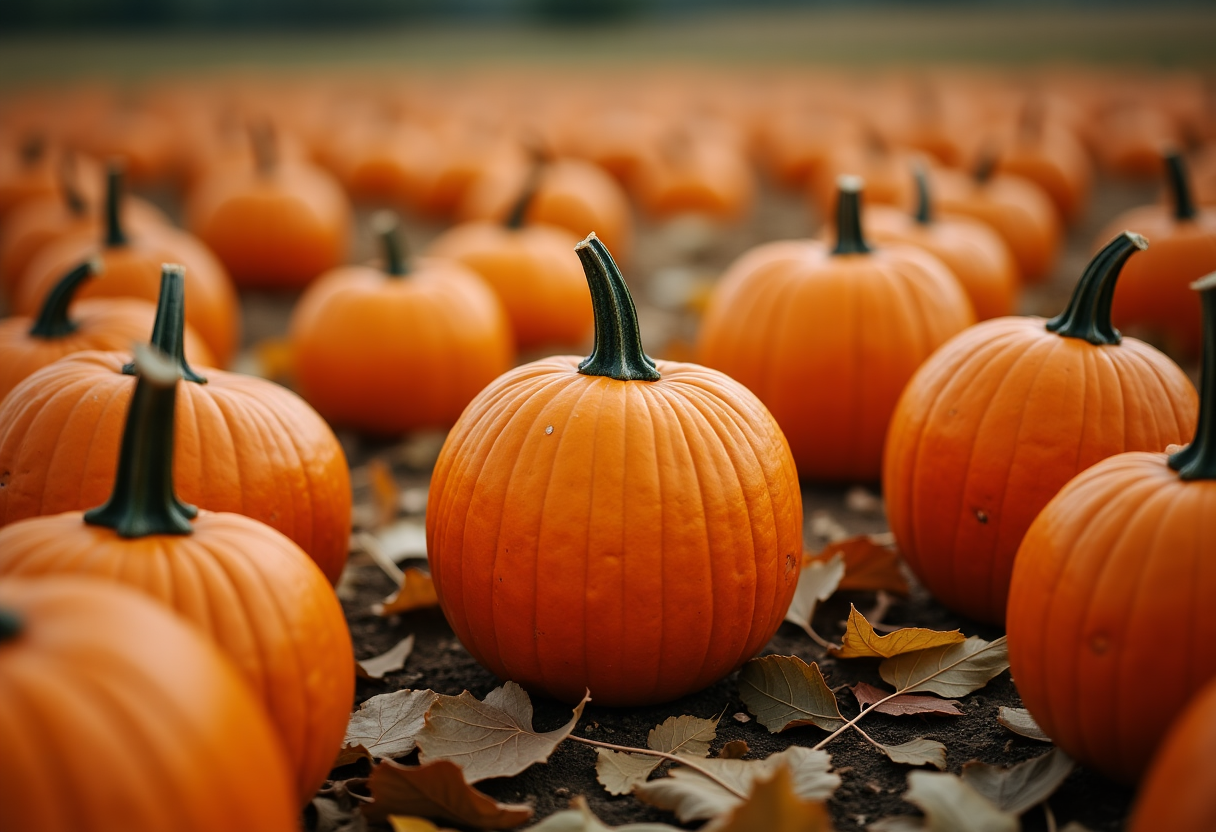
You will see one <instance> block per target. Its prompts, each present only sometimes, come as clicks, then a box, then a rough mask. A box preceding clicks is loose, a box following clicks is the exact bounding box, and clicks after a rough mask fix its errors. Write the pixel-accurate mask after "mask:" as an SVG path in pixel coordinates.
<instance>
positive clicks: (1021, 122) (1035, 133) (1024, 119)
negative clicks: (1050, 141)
mask: <svg viewBox="0 0 1216 832" xmlns="http://www.w3.org/2000/svg"><path fill="white" fill-rule="evenodd" d="M1046 117H1047V102H1046V100H1044V98H1043V93H1042V92H1039V91H1035V92H1032V93H1030V94H1029V95H1027V96H1026V100H1025V101H1024V102H1022V111H1021V112H1020V113H1019V114H1018V138H1019V139H1020V140H1021V141H1022V142H1024V143H1025V144H1038V143H1039V142H1040V141H1042V139H1043V122H1044V120H1045V119H1046Z"/></svg>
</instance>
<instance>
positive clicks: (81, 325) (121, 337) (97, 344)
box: [0, 298, 215, 401]
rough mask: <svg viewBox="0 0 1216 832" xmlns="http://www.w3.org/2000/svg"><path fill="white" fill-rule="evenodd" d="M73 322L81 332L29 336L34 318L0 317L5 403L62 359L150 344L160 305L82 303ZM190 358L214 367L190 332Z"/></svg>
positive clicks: (0, 395) (0, 381)
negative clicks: (35, 375) (19, 387)
mask: <svg viewBox="0 0 1216 832" xmlns="http://www.w3.org/2000/svg"><path fill="white" fill-rule="evenodd" d="M68 319H69V320H71V321H72V322H73V323H75V324H76V330H75V331H74V332H70V333H68V334H67V335H63V336H60V337H58V338H43V337H40V336H34V335H30V327H32V326H33V325H34V319H33V318H26V317H18V318H3V319H0V401H3V399H4V397H5V396H7V395H8V393H9V391H10V390H12V389H13V388H14V387H16V386H17V384H18V382H20V381H22V380H23V379H25V378H26V377H28V376H30V375H32V374H33V373H35V372H37V371H38V370H41V369H42V368H43V367H45V366H46V365H48V364H51V363H54V362H55V361H58V360H59V359H60V358H63V357H64V356H65V355H71V354H72V353H76V352H84V351H85V350H103V351H104V350H126V349H130V347H131V345H132V344H137V343H142V342H144V341H147V340H148V337H149V336H150V335H151V334H152V326H153V324H154V322H155V320H156V307H155V306H153V305H152V304H150V303H148V302H147V301H143V300H139V299H137V298H95V299H93V300H81V301H77V302H75V303H74V304H72V306H71V311H70V313H69V315H68ZM185 349H186V360H187V361H189V362H190V363H191V364H197V365H199V366H203V367H205V366H210V365H212V364H214V363H215V359H214V358H212V357H211V351H210V350H208V349H207V345H206V344H205V343H203V340H202V339H201V338H199V336H198V334H197V333H195V331H194V330H193V329H192V328H191V327H189V326H187V327H186V332H185Z"/></svg>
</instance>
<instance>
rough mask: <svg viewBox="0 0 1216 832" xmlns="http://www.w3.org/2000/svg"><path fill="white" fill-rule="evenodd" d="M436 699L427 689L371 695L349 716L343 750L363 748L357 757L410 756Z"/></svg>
mask: <svg viewBox="0 0 1216 832" xmlns="http://www.w3.org/2000/svg"><path fill="white" fill-rule="evenodd" d="M435 698H436V695H435V693H434V692H433V691H429V690H398V691H394V692H393V693H383V694H381V695H379V696H373V697H372V698H371V699H368V700H367V701H366V702H364V703H363V704H362V705H360V706H359V710H357V711H355V713H354V714H352V715H351V718H350V723H349V724H348V725H347V726H346V739H345V740H344V741H343V746H344V749H343V750H344V751H348V750H356V751H357V750H358V749H362V751H363V753H362V754H357V755H356V756H371V757H403V756H405V755H406V754H409V753H410V752H411V751H413V750H414V748H415V745H416V743H415V738H416V737H417V736H418V733H419V732H420V731H422V728H423V725H424V724H425V722H424V719H425V717H426V712H427V710H428V709H429V708H430V707H431V704H432V703H433V702H434V701H435ZM339 759H341V758H339ZM347 762H350V760H347ZM339 764H341V763H339Z"/></svg>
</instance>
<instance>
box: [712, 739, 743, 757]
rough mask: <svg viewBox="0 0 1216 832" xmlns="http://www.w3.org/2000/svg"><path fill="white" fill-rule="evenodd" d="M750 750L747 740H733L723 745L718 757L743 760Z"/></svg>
mask: <svg viewBox="0 0 1216 832" xmlns="http://www.w3.org/2000/svg"><path fill="white" fill-rule="evenodd" d="M750 750H751V749H750V748H748V747H747V740H731V741H730V742H728V743H727V744H726V745H724V746H722V750H721V751H719V752H718V757H719V758H720V759H723V760H742V759H743V758H744V757H746V756H747V752H748V751H750Z"/></svg>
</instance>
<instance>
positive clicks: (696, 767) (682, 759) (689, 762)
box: [566, 734, 747, 800]
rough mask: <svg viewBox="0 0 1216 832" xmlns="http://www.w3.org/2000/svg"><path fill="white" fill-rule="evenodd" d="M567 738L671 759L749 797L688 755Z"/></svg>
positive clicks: (739, 796) (632, 752)
mask: <svg viewBox="0 0 1216 832" xmlns="http://www.w3.org/2000/svg"><path fill="white" fill-rule="evenodd" d="M566 739H571V740H574V741H575V742H581V743H583V744H584V745H591V746H594V747H596V748H607V749H609V750H610V751H623V752H624V753H626V754H645V755H647V756H650V757H662V758H663V759H664V760H670V761H671V762H673V763H679V764H680V765H682V766H688V767H689V768H690V769H692V770H693V771H695V772H696V773H697V774H700V775H701V776H702V777H706V778H708V779H709V780H712V781H713V782H714V783H716V784H717V785H719V786H721V787H722V788H724V789H726V790H727V791H728V792H730V793H731V794H733V795H734V796H735V797H737V798H739V799H740V800H746V799H747V795H745V794H740V793H739V791H738V790H736V789H735V788H733V787H732V786H731V785H730V784H729V783H726V782H724V781H723V780H721V779H719V778H718V777H716V776H715V775H714V774H713V773H712V772H709V771H706V770H705V769H703V768H701V766H699V765H697V762H696V761H695V760H691V759H689V758H688V757H681V756H679V755H678V754H669V753H667V752H666V751H655V750H654V749H651V748H634V747H632V746H628V745H614V744H613V743H610V742H600V741H599V740H589V739H587V738H586V737H577V736H575V735H574V734H571V735H570V736H568V737H567V738H566Z"/></svg>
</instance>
